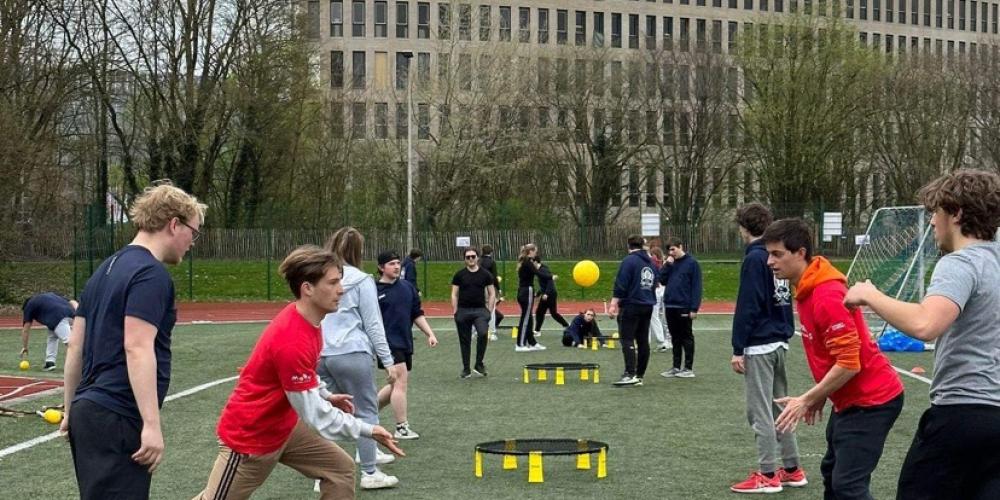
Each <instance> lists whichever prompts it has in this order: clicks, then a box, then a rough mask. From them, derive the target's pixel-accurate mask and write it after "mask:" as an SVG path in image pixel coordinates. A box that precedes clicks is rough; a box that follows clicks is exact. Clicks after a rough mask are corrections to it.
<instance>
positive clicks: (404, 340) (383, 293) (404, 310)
mask: <svg viewBox="0 0 1000 500" xmlns="http://www.w3.org/2000/svg"><path fill="white" fill-rule="evenodd" d="M400 268H401V264H400V261H399V254H397V253H396V252H395V251H392V250H386V251H384V252H382V253H380V254H378V272H379V280H378V282H377V283H376V284H375V286H376V292H377V294H378V307H379V311H381V312H382V324H383V325H384V326H385V340H386V341H387V342H388V343H389V351H390V352H392V359H393V361H395V362H396V363H406V371H400V373H399V376H398V377H397V378H396V380H395V381H393V382H392V383H390V384H386V385H385V386H383V387H382V389H380V390H379V391H378V407H379V408H380V409H381V408H383V407H385V406H386V405H388V404H391V405H392V411H393V413H395V414H396V433H395V435H394V437H395V438H396V439H417V438H419V437H420V435H419V434H417V433H416V432H414V431H413V430H412V429H410V423H409V420H408V419H407V415H406V411H407V399H406V392H407V389H408V387H409V379H410V375H409V373H410V370H412V369H413V325H417V328H419V329H420V331H421V332H423V333H424V335H425V336H426V337H427V345H428V346H429V347H435V346H437V344H438V341H437V337H436V336H435V335H434V330H433V329H432V328H431V325H430V323H428V322H427V318H426V317H424V310H423V308H421V306H420V297H419V296H418V295H417V289H416V288H414V287H413V285H411V284H410V282H408V281H405V280H401V279H399V274H400ZM379 364H380V365H381V361H379ZM379 368H383V367H382V366H380V367H379Z"/></svg>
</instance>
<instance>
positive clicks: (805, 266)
mask: <svg viewBox="0 0 1000 500" xmlns="http://www.w3.org/2000/svg"><path fill="white" fill-rule="evenodd" d="M763 240H764V244H765V245H766V246H767V252H768V260H767V264H768V265H769V266H770V267H771V269H772V270H774V275H775V277H777V278H778V279H788V280H789V281H791V283H792V285H794V286H795V287H796V290H795V301H796V303H797V305H798V307H797V309H798V311H799V320H800V322H801V324H802V345H803V347H804V348H805V353H806V359H807V361H808V363H809V369H810V371H812V374H813V379H814V380H816V385H815V386H813V387H812V388H811V389H809V390H808V391H806V393H805V394H803V395H801V396H797V397H785V398H780V399H778V400H777V401H776V402H777V403H778V404H779V405H784V410H783V411H782V412H781V415H779V416H778V418H777V420H775V425H776V426H777V428H778V431H779V432H791V431H793V430H795V427H796V425H797V424H798V422H799V420H805V422H806V423H807V424H810V425H812V424H814V423H816V422H817V421H818V420H820V419H821V418H822V414H823V406H824V404H825V403H826V400H827V398H829V399H830V400H831V401H832V402H833V411H832V412H831V413H830V418H829V419H828V421H827V426H826V443H827V450H826V455H825V456H824V457H823V461H822V463H821V465H820V472H822V474H823V487H824V490H825V491H824V497H825V498H871V491H870V483H871V473H872V471H874V470H875V466H876V465H878V461H879V459H880V458H881V456H882V448H883V446H884V445H885V439H886V436H887V435H888V434H889V430H890V429H891V428H892V426H893V424H894V423H895V422H896V418H897V417H899V413H900V411H901V410H902V409H903V384H902V382H900V380H899V375H897V374H896V372H895V371H894V370H893V368H892V365H891V364H890V363H889V360H888V359H887V358H886V357H885V355H883V354H882V353H881V352H879V350H878V348H877V347H876V346H875V343H874V342H873V341H872V339H871V335H870V333H869V332H868V327H867V326H866V325H865V322H864V317H863V316H862V314H861V311H860V310H859V309H854V310H848V309H847V307H846V306H844V296H845V294H846V293H847V278H846V277H845V276H844V275H843V274H842V273H841V272H840V271H838V270H837V269H836V268H834V267H833V265H832V264H830V261H828V260H826V259H825V258H823V257H819V256H814V255H813V254H812V232H811V231H810V230H809V227H808V226H806V224H805V223H804V222H803V221H802V220H799V219H785V220H780V221H777V222H775V223H773V224H771V225H770V226H768V228H767V230H766V231H764V236H763Z"/></svg>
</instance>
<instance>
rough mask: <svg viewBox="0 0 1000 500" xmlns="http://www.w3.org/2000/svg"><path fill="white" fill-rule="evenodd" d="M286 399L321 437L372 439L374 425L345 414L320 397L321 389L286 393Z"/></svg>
mask: <svg viewBox="0 0 1000 500" xmlns="http://www.w3.org/2000/svg"><path fill="white" fill-rule="evenodd" d="M285 397H287V398H288V402H289V403H290V404H291V405H292V408H294V409H295V413H298V415H299V418H301V419H302V421H303V422H305V423H307V424H309V426H310V427H312V428H313V429H316V432H318V433H319V435H320V436H323V437H324V438H326V439H330V440H334V439H340V438H351V439H358V437H359V436H365V437H371V435H372V425H371V424H369V423H366V422H362V421H361V420H358V419H357V418H355V417H354V415H350V414H347V413H344V412H343V411H341V410H340V409H339V408H337V407H335V406H333V405H332V404H330V402H329V401H327V400H326V399H323V398H322V397H321V396H320V388H319V387H317V388H315V389H309V390H307V391H299V392H293V391H285Z"/></svg>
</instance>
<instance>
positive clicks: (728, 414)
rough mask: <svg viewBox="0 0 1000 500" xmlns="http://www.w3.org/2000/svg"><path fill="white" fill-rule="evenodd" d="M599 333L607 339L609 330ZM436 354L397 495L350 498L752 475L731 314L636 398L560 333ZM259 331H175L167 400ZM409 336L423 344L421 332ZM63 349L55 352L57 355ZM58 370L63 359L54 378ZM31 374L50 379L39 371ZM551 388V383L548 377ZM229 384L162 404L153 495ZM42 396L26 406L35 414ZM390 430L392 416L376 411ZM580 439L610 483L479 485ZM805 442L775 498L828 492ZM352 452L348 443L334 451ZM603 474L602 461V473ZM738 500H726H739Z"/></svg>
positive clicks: (806, 430) (554, 490)
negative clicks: (539, 367)
mask: <svg viewBox="0 0 1000 500" xmlns="http://www.w3.org/2000/svg"><path fill="white" fill-rule="evenodd" d="M602 321H603V324H602V327H603V328H605V329H608V330H609V331H613V330H614V326H613V324H612V323H611V322H610V321H609V320H607V319H606V318H605V319H603V320H602ZM432 324H433V326H434V327H435V329H436V331H437V333H438V335H439V338H440V340H441V345H440V346H439V347H437V348H436V349H429V348H427V346H426V344H423V343H418V344H417V349H418V350H417V353H416V354H415V356H414V361H415V368H414V371H413V373H412V386H411V390H410V391H411V392H410V413H411V416H410V421H411V424H412V426H413V428H414V430H416V431H417V432H419V433H420V434H421V438H420V439H418V440H416V441H409V442H404V443H403V445H402V446H403V448H404V449H405V450H406V451H407V453H408V455H409V456H408V457H407V458H405V459H401V460H399V461H398V462H397V463H396V464H393V465H389V466H385V469H386V470H387V471H388V472H390V473H392V474H395V475H397V476H398V477H399V478H400V481H401V485H400V487H399V488H397V489H394V490H388V491H379V492H364V491H360V490H359V492H358V497H359V498H418V499H450V498H456V499H458V498H463V499H464V498H501V499H520V498H546V499H563V498H565V499H580V498H599V499H624V498H668V499H718V498H729V497H732V496H731V494H730V493H729V492H728V486H729V485H730V484H731V483H732V482H734V481H736V480H740V479H743V478H744V477H745V476H746V473H747V472H748V471H749V470H750V469H752V468H754V467H755V457H756V453H755V451H754V446H753V435H752V433H751V431H750V429H749V428H748V426H747V423H746V417H745V409H744V400H743V397H744V396H743V387H742V380H741V379H740V377H739V376H738V375H735V374H734V373H732V371H731V370H730V368H729V357H730V353H731V350H730V347H729V328H730V324H731V318H729V317H728V316H709V315H703V316H701V317H699V319H698V320H697V322H696V329H697V330H696V336H697V342H698V351H697V359H696V363H695V370H696V371H697V374H698V376H697V378H695V379H689V380H682V379H671V380H668V379H664V378H662V377H660V376H659V375H657V374H658V373H659V372H660V371H663V370H665V369H666V368H668V367H669V364H670V361H669V360H670V354H656V353H654V354H653V355H652V359H651V362H650V368H649V371H648V373H647V377H646V383H645V386H644V387H639V388H628V389H619V388H615V387H612V386H611V384H610V383H611V381H612V380H613V379H614V378H615V376H616V375H619V374H620V372H621V369H622V360H621V351H619V350H606V349H602V350H600V351H598V352H592V351H589V350H588V351H582V350H578V349H569V348H563V347H561V346H559V345H557V344H558V340H557V338H556V336H557V333H556V332H555V330H549V331H546V332H545V334H544V335H543V336H542V338H541V339H540V340H541V341H542V342H543V343H545V344H547V345H548V346H549V349H548V350H547V351H544V352H535V353H517V354H515V353H514V352H513V346H512V341H511V340H510V337H509V334H508V335H502V336H501V339H500V340H499V341H497V342H495V343H494V344H493V345H491V346H490V349H489V351H488V352H487V367H488V368H489V374H490V375H489V377H488V378H486V379H471V380H460V379H459V378H458V373H459V371H460V368H461V365H460V362H459V359H458V342H457V338H456V336H455V334H454V325H453V323H452V322H451V321H450V320H448V319H434V320H433V321H432ZM261 329H262V325H259V324H250V325H197V326H181V327H178V328H177V329H176V330H175V332H174V337H173V349H174V374H173V381H172V383H171V393H177V392H179V391H182V390H184V389H187V388H190V387H193V386H196V385H199V384H202V383H205V382H210V381H213V380H217V379H220V378H224V377H229V376H233V375H235V374H236V367H237V366H240V365H242V364H243V363H244V360H245V359H246V357H247V354H248V353H249V352H250V349H251V347H252V346H253V344H254V342H255V340H256V338H257V336H258V334H259V332H260V330H261ZM418 337H422V335H419V333H418ZM32 342H33V345H32V352H33V353H41V352H42V349H43V343H44V338H43V336H42V335H37V334H36V335H34V336H32ZM18 343H19V338H18V334H17V332H16V331H15V330H0V374H3V373H6V374H15V373H17V374H19V373H20V372H17V371H16V370H14V371H11V368H12V367H14V366H15V365H16V360H17V352H18V345H19V344H18ZM61 354H62V352H60V355H61ZM892 358H893V361H894V363H896V364H897V366H901V367H903V368H907V369H909V368H912V367H913V366H915V365H918V364H919V365H922V366H924V367H925V368H927V371H928V375H927V376H930V375H929V373H930V371H931V366H932V365H931V360H932V358H931V355H930V353H922V354H898V355H893V356H892ZM546 361H595V362H598V363H600V364H601V383H600V384H593V383H591V382H581V381H579V380H577V379H576V378H575V377H571V376H570V377H567V378H568V380H567V381H566V385H564V386H555V385H552V383H551V382H549V383H531V384H527V385H526V384H523V383H522V382H521V367H522V365H523V364H525V363H529V362H546ZM61 362H62V360H61V359H60V365H61ZM788 366H789V383H790V386H791V388H792V390H793V391H795V392H796V393H798V392H801V391H804V390H806V389H807V388H808V387H810V386H811V384H812V382H811V378H810V376H809V372H808V369H807V367H806V363H805V360H804V359H803V355H802V349H801V342H800V341H799V340H797V339H795V340H794V341H793V343H792V349H791V351H790V353H789V359H788ZM30 373H31V374H32V375H33V376H38V377H42V376H56V377H57V376H59V372H58V371H57V372H56V373H54V374H44V373H42V372H40V371H37V367H36V368H34V369H33V370H32V371H31V372H30ZM550 378H551V376H550ZM903 380H904V384H905V385H906V387H907V391H908V393H907V401H906V406H905V408H904V410H903V414H902V415H901V416H900V418H899V420H898V421H897V423H896V426H895V428H894V429H893V431H892V432H891V434H890V435H889V439H888V442H887V443H886V449H885V452H884V454H883V457H882V461H881V464H880V466H879V468H878V470H876V472H875V474H874V477H873V484H874V495H875V497H876V498H890V497H892V496H894V493H893V492H894V488H895V483H896V479H897V477H898V473H899V469H900V465H901V463H902V460H903V457H904V455H905V453H906V450H907V448H908V446H909V443H910V440H911V438H912V437H913V433H914V431H915V428H916V425H917V421H918V419H919V416H920V413H921V412H922V411H923V410H924V409H925V408H927V406H928V398H927V389H928V388H927V385H926V384H924V383H922V382H919V381H916V380H913V379H910V378H905V377H904V378H903ZM232 386H233V383H225V384H222V385H219V386H216V387H213V388H210V389H208V390H205V391H203V392H199V393H197V394H195V395H192V396H189V397H185V398H182V399H178V400H176V401H172V402H169V403H167V404H166V405H165V407H164V411H163V426H164V432H165V438H166V444H167V451H166V459H165V461H164V463H163V464H162V466H161V469H160V471H159V472H157V474H156V476H155V478H154V481H153V491H152V497H153V498H157V499H161V498H162V499H176V498H190V497H192V496H194V495H195V494H196V493H198V491H199V490H200V489H201V488H202V487H203V485H204V481H205V480H206V478H207V475H208V471H209V468H210V467H211V464H212V461H213V460H214V458H215V454H216V450H217V448H216V442H215V433H214V427H215V424H216V420H217V418H218V415H219V411H220V410H221V408H222V406H223V404H224V403H225V401H226V398H227V397H228V395H229V392H230V391H231V389H232ZM57 400H58V398H54V397H53V398H48V399H44V400H38V401H34V402H31V403H27V404H22V405H20V406H21V407H22V408H25V409H27V408H37V407H40V406H41V405H43V404H51V403H55V402H56V401H57ZM382 420H383V422H384V423H391V422H392V421H393V417H392V414H391V410H386V411H384V412H383V413H382ZM54 429H55V427H54V426H51V425H49V424H46V423H45V422H43V421H42V420H41V419H38V418H29V417H25V418H21V419H8V418H3V419H2V420H0V448H6V447H8V446H11V445H14V444H17V443H20V442H23V441H25V440H27V439H31V438H33V437H36V436H39V435H43V434H46V433H49V432H51V431H53V430H54ZM518 437H521V438H527V437H553V438H554V437H564V438H589V439H595V440H600V441H605V442H607V443H608V444H609V445H610V452H609V457H608V477H607V478H606V479H604V480H597V479H596V478H595V475H594V471H578V470H576V469H575V467H574V461H573V460H572V459H571V458H569V457H549V458H546V459H545V482H544V484H528V483H527V481H526V478H527V471H526V464H525V462H524V461H522V462H521V464H520V468H519V469H518V470H517V471H504V470H502V469H501V460H500V458H499V457H495V456H486V459H485V463H484V465H485V477H484V478H483V479H476V478H475V477H474V476H473V460H472V458H473V453H472V452H473V447H474V446H475V444H476V443H479V442H484V441H490V440H498V439H505V438H518ZM799 445H800V449H801V455H802V460H803V464H804V467H805V468H806V471H807V472H808V473H809V474H810V476H809V479H810V484H809V486H807V487H806V488H804V489H799V490H792V489H788V490H786V492H785V493H783V495H784V496H783V497H782V498H792V499H807V498H808V499H813V498H819V497H820V496H821V495H822V493H821V491H822V484H821V479H820V476H819V461H820V458H821V456H822V453H823V451H824V450H825V442H824V438H823V428H822V427H806V426H803V427H802V428H801V430H800V432H799ZM343 446H344V448H345V449H347V450H348V451H349V452H353V445H352V444H351V443H349V442H345V443H343ZM595 465H596V462H595ZM0 477H2V478H3V480H4V486H5V489H6V490H7V491H11V492H18V496H20V497H25V498H71V497H74V496H76V489H75V488H76V486H75V482H74V476H73V469H72V462H71V459H70V454H69V447H68V446H67V445H66V444H65V442H63V441H62V440H55V441H50V442H47V443H44V444H41V445H38V446H35V447H33V448H30V449H28V450H25V451H21V452H18V453H15V454H13V455H11V456H8V457H6V458H4V459H2V460H0ZM315 496H316V495H315V494H313V493H312V481H310V480H307V479H305V478H302V477H300V476H299V475H298V474H297V473H295V472H293V471H291V470H290V469H288V468H285V467H281V466H279V467H277V468H276V469H275V471H274V473H273V474H272V476H271V478H270V480H269V481H268V482H267V483H266V484H265V485H264V487H262V488H261V489H260V490H259V491H258V493H257V495H255V496H254V498H257V499H286V498H314V497H315ZM732 498H735V497H732Z"/></svg>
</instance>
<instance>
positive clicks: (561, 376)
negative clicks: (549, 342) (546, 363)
mask: <svg viewBox="0 0 1000 500" xmlns="http://www.w3.org/2000/svg"><path fill="white" fill-rule="evenodd" d="M565 384H566V373H565V372H564V371H563V367H561V366H560V367H558V368H556V385H565Z"/></svg>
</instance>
